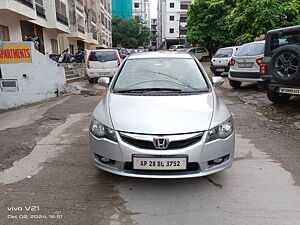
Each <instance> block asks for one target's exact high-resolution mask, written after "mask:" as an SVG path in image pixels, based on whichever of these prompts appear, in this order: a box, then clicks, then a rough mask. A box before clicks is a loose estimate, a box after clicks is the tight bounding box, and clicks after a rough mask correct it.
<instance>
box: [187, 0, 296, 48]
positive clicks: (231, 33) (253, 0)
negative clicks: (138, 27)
mask: <svg viewBox="0 0 300 225" xmlns="http://www.w3.org/2000/svg"><path fill="white" fill-rule="evenodd" d="M298 24H300V1H299V0H195V2H194V3H192V4H191V5H190V7H189V10H188V20H187V29H188V34H187V40H188V42H190V43H193V44H196V43H198V44H201V45H203V46H206V47H207V48H208V49H209V50H210V52H212V51H214V50H216V49H217V48H219V47H222V46H229V45H233V44H234V43H235V42H237V41H238V42H240V43H245V42H250V41H253V40H254V38H255V37H258V36H260V35H262V34H265V33H266V32H267V31H268V30H272V29H276V28H280V27H286V26H293V25H298Z"/></svg>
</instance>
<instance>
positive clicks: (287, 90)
mask: <svg viewBox="0 0 300 225" xmlns="http://www.w3.org/2000/svg"><path fill="white" fill-rule="evenodd" d="M279 92H280V93H285V94H293V95H300V89H296V88H279Z"/></svg>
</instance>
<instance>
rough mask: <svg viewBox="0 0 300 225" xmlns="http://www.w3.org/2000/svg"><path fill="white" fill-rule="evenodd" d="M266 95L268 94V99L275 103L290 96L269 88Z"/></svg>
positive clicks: (286, 99) (282, 101)
mask: <svg viewBox="0 0 300 225" xmlns="http://www.w3.org/2000/svg"><path fill="white" fill-rule="evenodd" d="M267 96H268V99H269V100H270V101H271V102H273V103H275V104H276V103H277V104H280V103H284V102H287V101H288V100H289V99H290V97H291V96H290V95H288V94H280V93H277V92H273V91H270V90H268V91H267Z"/></svg>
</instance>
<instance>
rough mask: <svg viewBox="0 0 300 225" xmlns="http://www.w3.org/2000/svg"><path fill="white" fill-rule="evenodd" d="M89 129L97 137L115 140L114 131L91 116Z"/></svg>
mask: <svg viewBox="0 0 300 225" xmlns="http://www.w3.org/2000/svg"><path fill="white" fill-rule="evenodd" d="M90 131H91V133H92V134H93V135H94V136H95V137H97V138H107V139H109V140H112V141H115V142H117V138H116V133H115V131H114V130H113V129H111V128H109V127H107V126H105V125H103V124H102V123H100V122H99V121H98V120H96V119H95V118H92V120H91V124H90Z"/></svg>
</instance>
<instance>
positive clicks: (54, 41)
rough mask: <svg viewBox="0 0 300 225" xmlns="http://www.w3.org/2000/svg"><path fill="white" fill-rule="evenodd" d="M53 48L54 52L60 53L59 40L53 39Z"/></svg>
mask: <svg viewBox="0 0 300 225" xmlns="http://www.w3.org/2000/svg"><path fill="white" fill-rule="evenodd" d="M51 48H52V53H54V54H58V44H57V40H55V39H51Z"/></svg>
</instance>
